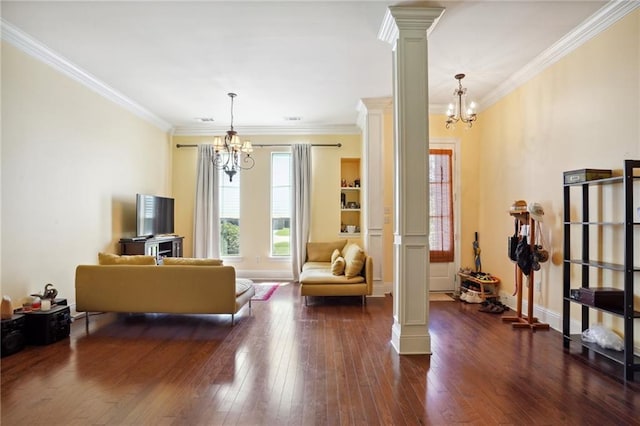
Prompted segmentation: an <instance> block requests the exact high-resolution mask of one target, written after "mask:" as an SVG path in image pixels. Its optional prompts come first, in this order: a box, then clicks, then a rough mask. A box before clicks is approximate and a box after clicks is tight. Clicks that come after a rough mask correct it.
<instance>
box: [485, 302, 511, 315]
mask: <svg viewBox="0 0 640 426" xmlns="http://www.w3.org/2000/svg"><path fill="white" fill-rule="evenodd" d="M481 305H482V306H480V309H478V310H479V311H480V312H488V313H490V314H501V313H503V312H504V311H508V310H509V307H508V306H507V305H503V304H502V303H501V302H499V301H498V300H495V299H489V300H485V301H484V302H482V303H481Z"/></svg>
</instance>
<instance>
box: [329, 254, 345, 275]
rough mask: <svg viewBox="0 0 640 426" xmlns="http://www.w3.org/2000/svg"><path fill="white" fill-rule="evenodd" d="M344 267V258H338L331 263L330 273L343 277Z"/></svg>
mask: <svg viewBox="0 0 640 426" xmlns="http://www.w3.org/2000/svg"><path fill="white" fill-rule="evenodd" d="M344 266H345V261H344V257H342V256H338V257H336V259H335V260H334V261H333V262H331V273H332V274H333V275H344Z"/></svg>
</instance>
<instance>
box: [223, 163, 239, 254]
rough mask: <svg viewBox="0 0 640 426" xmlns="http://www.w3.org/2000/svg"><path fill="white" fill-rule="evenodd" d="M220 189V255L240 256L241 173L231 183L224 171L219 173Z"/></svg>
mask: <svg viewBox="0 0 640 426" xmlns="http://www.w3.org/2000/svg"><path fill="white" fill-rule="evenodd" d="M218 182H219V188H220V255H221V256H239V255H240V173H238V174H236V175H235V176H234V177H233V182H229V177H228V176H227V175H226V174H225V173H224V171H222V170H220V171H218Z"/></svg>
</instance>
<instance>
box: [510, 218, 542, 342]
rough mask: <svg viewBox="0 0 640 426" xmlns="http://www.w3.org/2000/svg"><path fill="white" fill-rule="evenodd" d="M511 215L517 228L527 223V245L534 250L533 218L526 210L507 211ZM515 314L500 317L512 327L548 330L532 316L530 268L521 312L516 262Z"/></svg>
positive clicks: (519, 278)
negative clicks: (523, 307)
mask: <svg viewBox="0 0 640 426" xmlns="http://www.w3.org/2000/svg"><path fill="white" fill-rule="evenodd" d="M509 214H510V215H511V216H514V217H515V218H517V219H518V224H519V226H518V229H522V226H523V225H529V247H530V248H531V252H532V253H533V251H534V246H535V244H536V242H535V241H536V227H535V220H534V219H533V218H532V217H531V215H530V214H529V213H528V212H518V213H509ZM515 268H516V273H515V276H516V291H517V296H516V314H515V315H505V316H503V317H502V321H504V322H510V323H512V325H513V328H529V329H531V330H532V331H536V330H548V329H549V324H544V323H541V322H539V321H538V318H536V317H534V316H533V287H534V284H533V283H534V282H535V281H534V274H535V271H534V270H533V269H531V271H530V272H529V287H528V289H527V290H528V291H527V297H528V299H527V301H528V303H527V315H526V316H525V315H523V314H522V293H523V292H524V288H523V278H522V277H523V275H524V273H523V272H522V269H520V267H519V266H518V264H517V263H516V265H515Z"/></svg>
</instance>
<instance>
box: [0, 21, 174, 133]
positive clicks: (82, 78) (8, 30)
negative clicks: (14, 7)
mask: <svg viewBox="0 0 640 426" xmlns="http://www.w3.org/2000/svg"><path fill="white" fill-rule="evenodd" d="M0 23H1V24H2V40H4V41H6V42H8V43H10V44H12V45H13V46H15V47H16V48H18V49H19V50H21V51H22V52H24V53H26V54H28V55H30V56H32V57H34V58H36V59H38V60H40V61H42V62H44V63H45V64H47V65H49V66H51V67H53V68H54V69H56V70H58V71H60V72H61V73H62V74H64V75H66V76H68V77H70V78H72V79H73V80H75V81H77V82H79V83H80V84H82V85H84V86H86V87H88V88H89V89H91V90H93V91H94V92H96V93H98V94H99V95H101V96H103V97H104V98H106V99H109V100H110V101H112V102H113V103H115V104H117V105H119V106H120V107H122V108H124V109H126V110H127V111H129V112H131V113H133V114H135V115H137V116H138V117H140V118H142V119H143V120H145V121H147V122H149V123H151V124H152V125H154V126H156V127H158V128H159V129H160V130H162V131H163V132H168V131H169V130H170V129H171V127H172V126H171V124H169V123H167V122H166V121H164V120H163V119H161V118H160V117H158V116H157V115H155V114H153V113H152V112H151V111H149V110H147V109H145V108H144V107H142V106H140V105H139V104H137V103H136V102H134V101H133V100H131V99H129V98H127V97H126V96H124V95H123V94H121V93H119V92H118V91H116V90H115V89H113V88H111V87H109V86H108V85H106V84H105V83H103V82H101V81H100V80H98V79H97V78H96V77H94V76H93V75H91V74H89V73H88V72H86V71H84V70H83V69H81V68H79V67H78V66H76V65H74V64H72V63H71V62H70V61H68V60H67V59H65V58H63V57H62V56H60V55H59V54H58V53H56V52H54V51H53V50H51V49H50V48H49V47H47V46H45V45H44V44H42V43H40V42H39V41H37V40H36V39H34V38H32V37H31V36H29V35H28V34H26V33H25V32H23V31H21V30H19V29H18V28H16V27H15V26H13V25H12V24H10V23H9V22H7V21H6V20H5V19H4V18H0Z"/></svg>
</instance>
